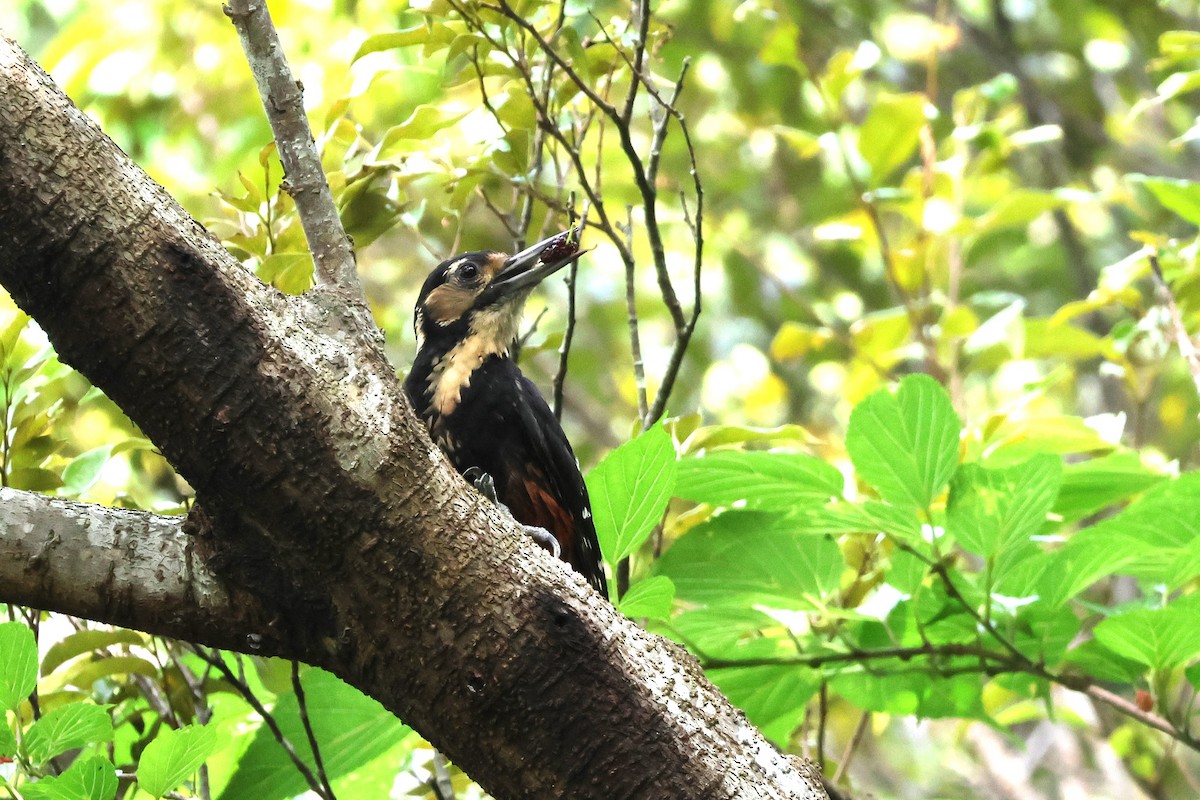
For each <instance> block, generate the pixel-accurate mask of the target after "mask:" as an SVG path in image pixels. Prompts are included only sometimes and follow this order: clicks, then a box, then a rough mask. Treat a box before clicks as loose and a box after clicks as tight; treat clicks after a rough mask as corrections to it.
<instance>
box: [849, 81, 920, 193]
mask: <svg viewBox="0 0 1200 800" xmlns="http://www.w3.org/2000/svg"><path fill="white" fill-rule="evenodd" d="M925 121H926V120H925V97H924V95H921V94H917V93H912V94H897V95H883V96H881V97H877V98H875V100H874V102H872V104H871V110H870V111H869V112H868V113H867V118H866V119H865V120H864V121H863V124H862V128H861V129H860V130H859V133H858V152H859V153H860V154H861V155H862V157H863V160H864V161H866V162H867V164H868V165H869V166H870V167H871V176H870V180H869V183H870V185H871V186H873V187H874V186H881V185H883V183H884V181H886V180H887V178H888V176H890V175H891V174H892V173H893V172H894V171H895V170H896V168H897V167H899V166H900V165H901V164H903V163H904V162H905V161H907V160H908V159H909V158H910V157H911V156H912V154H913V152H914V151H916V149H917V143H918V142H919V141H920V136H921V127H922V126H923V125H925Z"/></svg>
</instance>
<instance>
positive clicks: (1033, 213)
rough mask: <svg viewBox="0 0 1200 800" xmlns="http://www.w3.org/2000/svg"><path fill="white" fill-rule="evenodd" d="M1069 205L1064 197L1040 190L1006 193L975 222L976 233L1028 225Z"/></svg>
mask: <svg viewBox="0 0 1200 800" xmlns="http://www.w3.org/2000/svg"><path fill="white" fill-rule="evenodd" d="M1066 204H1067V200H1066V198H1064V197H1060V196H1058V195H1055V194H1054V193H1052V192H1047V191H1043V190H1040V189H1014V190H1012V191H1010V192H1005V193H1004V194H1003V195H1002V196H1001V197H1000V198H999V200H997V202H996V204H995V205H993V206H992V207H991V209H989V210H988V212H987V213H986V214H984V215H983V216H981V217H980V218H979V219H978V220H976V222H975V232H976V233H977V234H984V233H988V232H991V231H996V230H999V229H1001V228H1011V227H1015V226H1023V225H1028V224H1029V223H1030V222H1033V221H1034V220H1035V219H1037V218H1038V217H1040V216H1041V215H1042V214H1045V213H1046V212H1047V211H1053V210H1054V209H1056V208H1062V207H1063V206H1065V205H1066Z"/></svg>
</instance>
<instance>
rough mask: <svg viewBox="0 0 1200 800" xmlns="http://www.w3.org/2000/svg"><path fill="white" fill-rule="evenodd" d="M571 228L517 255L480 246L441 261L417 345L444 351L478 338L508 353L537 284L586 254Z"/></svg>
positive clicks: (418, 321) (420, 311)
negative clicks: (482, 248) (577, 243)
mask: <svg viewBox="0 0 1200 800" xmlns="http://www.w3.org/2000/svg"><path fill="white" fill-rule="evenodd" d="M571 234H572V231H567V232H566V233H560V234H558V235H557V236H551V237H550V238H549V239H544V240H542V241H540V242H538V243H537V244H535V245H532V246H531V247H527V248H525V249H524V250H522V251H521V252H519V253H517V254H516V255H511V256H510V255H507V254H505V253H497V252H495V251H493V250H478V251H475V252H472V253H461V254H459V255H456V256H453V257H451V258H448V259H446V260H445V261H443V262H442V263H441V264H438V265H437V267H436V268H434V270H433V272H431V273H429V277H428V278H426V279H425V285H424V286H422V287H421V293H420V294H419V295H418V296H417V306H416V311H415V313H414V316H413V329H414V331H415V332H416V335H417V349H418V350H423V349H425V348H426V347H427V346H428V347H432V348H434V349H435V350H439V351H443V352H444V351H446V350H449V349H450V348H451V347H453V346H455V345H456V344H459V343H461V342H464V341H466V340H467V339H475V340H476V341H477V343H478V345H479V346H481V348H482V349H484V350H488V351H491V352H494V353H507V352H508V348H509V346H510V345H511V344H512V342H513V340H514V339H515V338H516V336H517V326H518V325H519V324H520V322H521V312H522V310H523V309H524V307H525V300H526V298H528V297H529V293H530V292H531V291H532V290H533V287H534V286H536V285H537V284H538V283H540V282H541V281H542V280H543V279H545V278H546V277H548V276H549V275H552V274H554V273H555V272H557V271H558V270H560V269H562V268H563V267H564V266H566V265H567V264H570V263H571V262H572V261H574V260H575V259H577V258H579V256H580V255H581V252H580V251H579V250H578V249H577V248H576V246H575V244H574V243H573V242H572V241H571Z"/></svg>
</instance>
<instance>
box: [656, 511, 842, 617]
mask: <svg viewBox="0 0 1200 800" xmlns="http://www.w3.org/2000/svg"><path fill="white" fill-rule="evenodd" d="M718 566H719V567H720V568H719V569H718V568H717V567H718ZM844 568H845V561H844V559H843V558H842V553H841V550H840V549H838V546H837V543H836V542H834V541H833V540H832V539H830V538H828V537H825V536H813V535H811V534H809V533H806V532H805V531H804V530H803V528H802V526H801V523H800V522H799V521H797V520H794V519H790V518H788V517H783V516H780V515H777V514H768V513H765V512H760V511H726V512H725V513H723V514H720V515H718V516H716V517H713V518H712V519H710V520H708V521H707V522H704V523H702V524H700V525H697V526H696V527H695V528H693V529H691V530H690V531H688V532H687V534H685V535H684V536H683V537H681V538H680V539H679V540H678V541H677V542H675V544H673V545H672V546H671V548H670V549H669V550H667V552H666V553H664V554H663V556H662V558H660V559H659V561H658V563H657V564H656V566H655V572H656V574H659V575H666V576H667V577H669V578H670V579H671V580H672V581H673V582H674V583H675V594H676V596H677V597H678V598H679V599H681V600H684V601H687V602H692V603H698V604H703V605H730V604H735V605H738V604H740V605H755V604H759V605H763V606H768V607H772V608H790V609H813V608H819V607H820V606H821V605H822V601H823V598H825V597H826V596H827V595H829V594H830V593H832V592H833V591H834V590H835V589H837V588H838V585H839V583H840V580H841V574H842V570H843V569H844Z"/></svg>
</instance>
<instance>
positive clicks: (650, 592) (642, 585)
mask: <svg viewBox="0 0 1200 800" xmlns="http://www.w3.org/2000/svg"><path fill="white" fill-rule="evenodd" d="M674 601H675V584H673V583H671V579H670V578H668V577H666V576H665V575H652V576H650V577H649V578H646V579H644V580H640V581H638V582H637V583H635V584H634V585H633V586H630V587H629V591H628V592H626V593H625V596H624V597H622V598H621V602H620V604H619V606H618V608H619V609H620V611H621V613H622V614H624V615H625V616H627V617H629V618H630V619H638V618H640V617H648V618H650V619H666V618H667V617H669V616H671V603H673V602H674Z"/></svg>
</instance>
